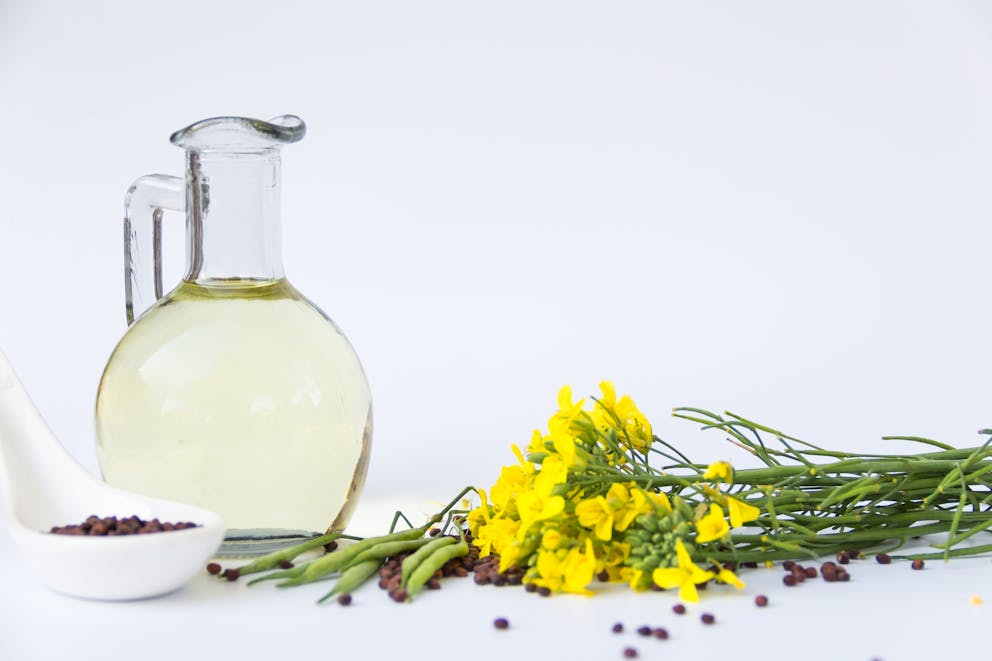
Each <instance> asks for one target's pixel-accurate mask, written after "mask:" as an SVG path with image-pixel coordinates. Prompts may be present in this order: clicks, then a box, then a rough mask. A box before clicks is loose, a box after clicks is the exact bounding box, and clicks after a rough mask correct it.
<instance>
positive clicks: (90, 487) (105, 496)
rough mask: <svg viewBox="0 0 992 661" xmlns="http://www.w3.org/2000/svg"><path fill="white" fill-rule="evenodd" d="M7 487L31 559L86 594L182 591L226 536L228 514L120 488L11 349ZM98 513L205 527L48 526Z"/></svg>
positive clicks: (2, 360)
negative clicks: (73, 448)
mask: <svg viewBox="0 0 992 661" xmlns="http://www.w3.org/2000/svg"><path fill="white" fill-rule="evenodd" d="M0 497H2V498H3V503H4V513H5V514H6V518H7V522H8V525H9V529H10V534H11V538H12V539H13V540H14V543H15V544H16V545H17V547H18V549H19V551H20V553H21V555H22V556H23V558H24V562H25V564H26V565H27V566H28V567H29V568H31V569H32V570H33V571H34V573H35V574H36V575H37V576H38V577H39V578H40V579H41V580H42V582H44V583H45V584H46V585H48V587H50V588H51V589H53V590H55V591H57V592H61V593H63V594H68V595H72V596H74V597H82V598H85V599H105V600H121V599H144V598H147V597H154V596H157V595H161V594H165V593H168V592H172V591H173V590H176V589H177V588H179V587H181V586H182V585H183V584H185V583H186V582H187V581H188V580H189V579H190V578H192V577H193V576H194V575H195V574H196V573H198V572H200V571H202V570H203V567H204V564H205V563H206V562H207V560H209V559H210V558H211V557H212V556H213V555H214V554H215V553H216V551H217V549H218V547H219V546H220V543H221V541H222V540H223V537H224V521H223V519H222V518H221V517H220V515H218V514H216V513H214V512H211V511H209V510H205V509H201V508H199V507H193V506H190V505H183V504H180V503H175V502H171V501H167V500H161V499H158V498H151V497H147V496H142V495H139V494H135V493H131V492H128V491H124V490H122V489H118V488H116V487H113V486H110V485H108V484H106V483H105V482H102V481H101V480H99V479H97V478H95V477H93V476H92V475H91V474H90V473H89V472H87V471H86V470H85V469H84V468H83V467H82V466H80V465H79V464H78V463H76V462H75V460H73V459H72V457H70V456H69V455H68V453H66V451H65V450H64V449H63V448H62V446H61V445H60V444H59V442H58V440H57V439H56V438H55V436H54V435H53V434H52V432H51V430H49V429H48V426H47V425H46V424H45V422H44V420H42V418H41V415H40V414H39V412H38V410H37V409H36V408H35V406H34V404H33V403H32V402H31V400H30V398H29V397H28V395H27V393H26V392H25V391H24V388H23V387H22V386H21V384H20V382H19V381H18V380H17V377H16V376H15V374H14V371H13V370H12V369H11V367H10V364H9V362H8V361H7V359H6V357H5V356H4V355H3V353H0ZM90 515H96V516H99V517H108V516H117V517H119V518H124V517H128V516H137V517H139V518H141V519H144V520H151V519H156V518H157V519H159V520H161V521H171V522H181V521H189V522H192V523H195V524H197V527H195V528H185V529H182V530H172V531H166V532H155V533H146V534H132V535H121V536H107V537H105V536H81V535H63V534H53V533H49V532H48V531H49V530H50V529H51V528H52V527H53V526H63V525H69V524H76V523H80V522H81V521H83V520H85V519H86V518H87V517H88V516H90Z"/></svg>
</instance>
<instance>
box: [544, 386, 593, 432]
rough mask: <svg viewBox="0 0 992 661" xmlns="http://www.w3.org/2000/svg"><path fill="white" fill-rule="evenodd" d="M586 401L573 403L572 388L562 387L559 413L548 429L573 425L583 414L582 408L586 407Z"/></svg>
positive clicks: (553, 418) (559, 393)
mask: <svg viewBox="0 0 992 661" xmlns="http://www.w3.org/2000/svg"><path fill="white" fill-rule="evenodd" d="M585 403H586V400H584V399H580V400H579V401H577V402H573V401H572V386H562V388H561V390H559V391H558V411H557V412H556V413H555V414H554V415H553V416H552V417H551V420H550V421H549V422H548V428H549V429H553V428H556V427H557V428H559V429H560V428H561V427H560V426H559V425H565V427H566V428H567V426H568V425H570V424H571V423H572V421H573V420H575V418H577V417H578V416H579V414H580V413H582V407H583V406H584V405H585Z"/></svg>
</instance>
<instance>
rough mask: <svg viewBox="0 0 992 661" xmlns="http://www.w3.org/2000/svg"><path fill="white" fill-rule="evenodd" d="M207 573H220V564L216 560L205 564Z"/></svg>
mask: <svg viewBox="0 0 992 661" xmlns="http://www.w3.org/2000/svg"><path fill="white" fill-rule="evenodd" d="M207 573H208V574H213V575H214V576H216V575H217V574H219V573H220V565H218V564H217V563H216V562H211V563H210V564H209V565H207Z"/></svg>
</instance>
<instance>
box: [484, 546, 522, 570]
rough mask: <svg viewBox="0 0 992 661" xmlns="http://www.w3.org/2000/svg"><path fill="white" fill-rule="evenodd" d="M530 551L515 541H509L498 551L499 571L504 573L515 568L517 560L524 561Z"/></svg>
mask: <svg viewBox="0 0 992 661" xmlns="http://www.w3.org/2000/svg"><path fill="white" fill-rule="evenodd" d="M532 550H533V549H532V548H527V547H525V546H524V545H523V544H521V543H520V542H518V541H516V540H513V541H511V542H510V543H509V544H507V545H506V546H504V547H503V550H501V551H499V570H500V571H501V572H505V571H506V570H508V569H509V568H511V567H513V566H515V565H516V564H517V561H518V560H522V559H524V557H526V556H527V555H529V554H530V551H532ZM479 555H480V556H481V555H482V554H481V553H480V554H479Z"/></svg>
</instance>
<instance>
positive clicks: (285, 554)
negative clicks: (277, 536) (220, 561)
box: [238, 532, 341, 576]
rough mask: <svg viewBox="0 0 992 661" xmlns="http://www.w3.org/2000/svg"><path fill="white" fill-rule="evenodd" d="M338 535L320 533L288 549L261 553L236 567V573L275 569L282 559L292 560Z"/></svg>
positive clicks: (335, 533)
mask: <svg viewBox="0 0 992 661" xmlns="http://www.w3.org/2000/svg"><path fill="white" fill-rule="evenodd" d="M340 536H341V533H339V532H331V533H327V534H325V535H320V536H319V537H314V538H312V539H308V540H307V541H305V542H303V543H301V544H297V545H295V546H291V547H289V548H288V549H280V550H278V551H273V552H272V553H269V554H267V555H263V556H262V557H260V558H255V560H253V561H252V562H250V563H248V564H247V565H245V566H244V567H238V575H239V576H244V575H246V574H256V573H258V572H262V571H268V570H270V569H275V568H276V567H278V566H279V563H280V562H283V561H284V560H294V559H295V558H296V557H297V556H298V555H300V554H302V553H305V552H307V551H311V550H313V549H316V548H320V547H322V546H324V545H325V544H328V543H330V542H333V541H335V540H336V539H337V538H338V537H340Z"/></svg>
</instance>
